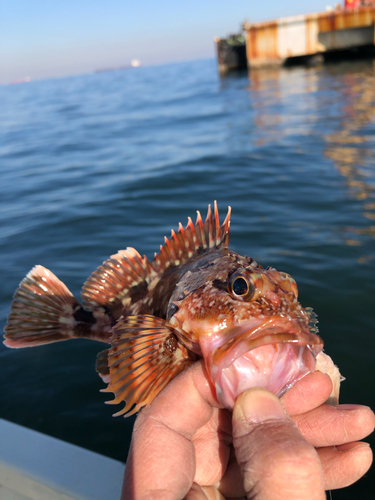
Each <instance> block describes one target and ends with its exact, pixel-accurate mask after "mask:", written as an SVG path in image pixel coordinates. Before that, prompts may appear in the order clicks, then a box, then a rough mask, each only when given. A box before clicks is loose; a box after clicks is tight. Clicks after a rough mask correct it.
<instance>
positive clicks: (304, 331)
mask: <svg viewBox="0 0 375 500" xmlns="http://www.w3.org/2000/svg"><path fill="white" fill-rule="evenodd" d="M286 343H287V344H293V345H296V346H309V347H310V349H311V350H312V352H313V353H314V355H315V357H316V356H317V355H318V354H319V352H320V351H321V350H322V349H323V345H324V343H323V340H322V339H321V338H320V337H319V335H316V334H315V333H312V332H310V330H309V329H308V328H306V326H305V325H303V324H302V325H301V322H300V321H298V320H295V319H292V318H286V317H282V316H273V317H272V318H269V319H266V320H263V321H262V320H250V321H246V322H244V323H241V324H240V325H238V326H235V327H233V328H230V329H228V331H227V332H226V334H225V335H224V343H222V345H220V346H219V347H216V349H215V350H214V351H213V353H212V361H213V363H214V364H215V365H217V366H219V367H220V368H221V369H224V368H226V367H228V366H229V365H230V364H232V363H233V361H235V360H236V359H237V358H239V357H240V356H241V355H242V354H244V353H246V352H248V351H250V350H253V349H256V348H257V347H261V346H265V345H272V344H286Z"/></svg>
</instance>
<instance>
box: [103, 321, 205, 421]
mask: <svg viewBox="0 0 375 500" xmlns="http://www.w3.org/2000/svg"><path fill="white" fill-rule="evenodd" d="M111 344H112V347H111V348H110V350H109V354H108V366H109V378H110V383H109V384H108V387H107V388H106V389H103V390H102V392H113V393H114V394H115V399H113V400H112V401H107V404H118V403H121V402H122V401H124V402H125V407H124V408H123V409H122V410H120V411H119V412H117V413H116V414H115V415H114V416H117V415H124V417H129V416H130V415H134V413H136V412H138V411H139V410H140V409H141V408H142V406H145V405H147V404H150V403H151V402H152V401H153V399H154V398H155V397H156V396H157V395H158V394H159V392H160V391H161V390H162V389H163V387H165V386H166V385H167V384H168V383H169V382H170V381H171V380H172V379H173V378H174V377H175V376H176V375H178V374H179V373H180V372H182V371H183V370H185V368H187V367H188V366H190V365H191V364H192V363H193V362H194V361H195V358H196V357H195V355H193V354H192V353H190V351H188V350H187V349H186V348H185V347H184V346H183V345H182V344H181V342H179V341H178V340H177V337H176V335H175V334H174V330H173V328H172V327H170V326H167V325H166V324H165V320H163V319H161V318H157V317H156V316H151V315H146V314H145V315H139V316H127V317H126V318H120V319H119V321H118V322H117V324H116V326H115V327H114V328H113V337H112V339H111ZM103 354H104V353H103ZM133 407H134V408H133Z"/></svg>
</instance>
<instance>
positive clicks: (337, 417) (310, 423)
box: [293, 405, 375, 447]
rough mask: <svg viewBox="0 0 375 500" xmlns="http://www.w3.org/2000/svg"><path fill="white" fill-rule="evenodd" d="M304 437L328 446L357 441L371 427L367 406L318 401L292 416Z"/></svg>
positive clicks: (372, 419) (373, 418) (374, 422)
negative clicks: (322, 403) (314, 406)
mask: <svg viewBox="0 0 375 500" xmlns="http://www.w3.org/2000/svg"><path fill="white" fill-rule="evenodd" d="M293 420H294V422H295V424H296V425H297V427H298V429H299V430H300V432H301V433H302V435H303V436H304V438H305V439H306V440H307V441H308V442H309V443H310V444H312V445H313V446H315V447H321V446H331V445H340V444H344V443H349V442H351V441H359V440H360V439H363V438H365V437H366V436H368V435H369V434H371V432H373V430H374V427H375V415H374V413H373V412H372V410H371V408H369V407H368V406H361V405H337V406H331V405H322V406H319V407H318V408H315V409H314V410H312V411H310V412H308V413H305V414H303V415H296V416H294V417H293Z"/></svg>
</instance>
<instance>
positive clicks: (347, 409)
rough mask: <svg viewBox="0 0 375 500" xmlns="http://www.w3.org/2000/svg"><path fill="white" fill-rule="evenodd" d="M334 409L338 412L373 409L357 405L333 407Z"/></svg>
mask: <svg viewBox="0 0 375 500" xmlns="http://www.w3.org/2000/svg"><path fill="white" fill-rule="evenodd" d="M333 408H336V409H337V410H346V411H353V410H362V409H363V408H368V409H369V410H370V409H371V408H370V407H369V406H363V405H355V404H344V405H333Z"/></svg>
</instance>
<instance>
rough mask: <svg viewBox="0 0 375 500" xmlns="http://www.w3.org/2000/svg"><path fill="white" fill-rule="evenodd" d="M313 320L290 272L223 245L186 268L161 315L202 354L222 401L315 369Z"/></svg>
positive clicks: (319, 344)
mask: <svg viewBox="0 0 375 500" xmlns="http://www.w3.org/2000/svg"><path fill="white" fill-rule="evenodd" d="M315 319H316V317H315V314H314V313H313V312H312V310H311V309H310V308H306V309H304V308H303V307H302V306H301V304H300V303H299V301H298V288H297V285H296V282H295V281H294V279H293V278H292V277H291V276H290V275H289V274H287V273H284V272H279V271H277V270H276V269H273V268H270V267H269V268H267V269H263V268H262V266H260V265H258V264H257V263H256V262H255V261H254V260H253V259H250V258H248V257H242V256H240V255H238V254H236V253H235V252H232V251H230V250H228V249H225V250H217V251H216V252H212V253H211V255H206V256H205V258H204V259H202V261H201V262H199V263H196V264H195V265H194V266H193V267H192V268H191V269H189V270H188V271H187V272H185V274H184V275H183V276H182V278H181V279H180V281H179V282H178V284H177V286H176V289H175V291H174V293H173V294H172V297H171V300H170V302H169V306H168V314H167V321H168V324H169V325H170V326H172V327H173V328H174V329H175V331H176V332H177V334H178V336H179V340H180V341H181V342H182V343H183V344H184V345H185V346H186V347H187V348H188V349H190V350H191V351H193V352H195V353H196V354H198V355H201V356H202V357H203V358H204V361H205V365H206V369H207V372H208V374H209V376H210V378H211V381H212V384H213V385H214V387H215V390H216V396H217V399H218V401H219V402H220V403H221V404H222V405H223V406H225V407H227V408H233V406H234V402H235V400H236V398H237V396H238V395H239V394H241V393H242V392H243V391H244V390H246V389H248V388H250V387H264V388H266V389H268V390H270V391H272V392H274V393H275V394H276V395H277V396H281V395H282V394H283V393H284V392H285V391H286V390H287V389H288V388H290V387H291V386H292V385H293V384H294V383H295V382H296V381H298V380H299V379H301V378H302V377H303V376H305V375H306V374H308V373H310V372H313V371H314V370H315V358H316V356H317V355H318V353H319V352H320V351H321V350H322V348H323V341H322V340H321V338H320V337H319V336H318V335H317V328H316V325H315Z"/></svg>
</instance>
